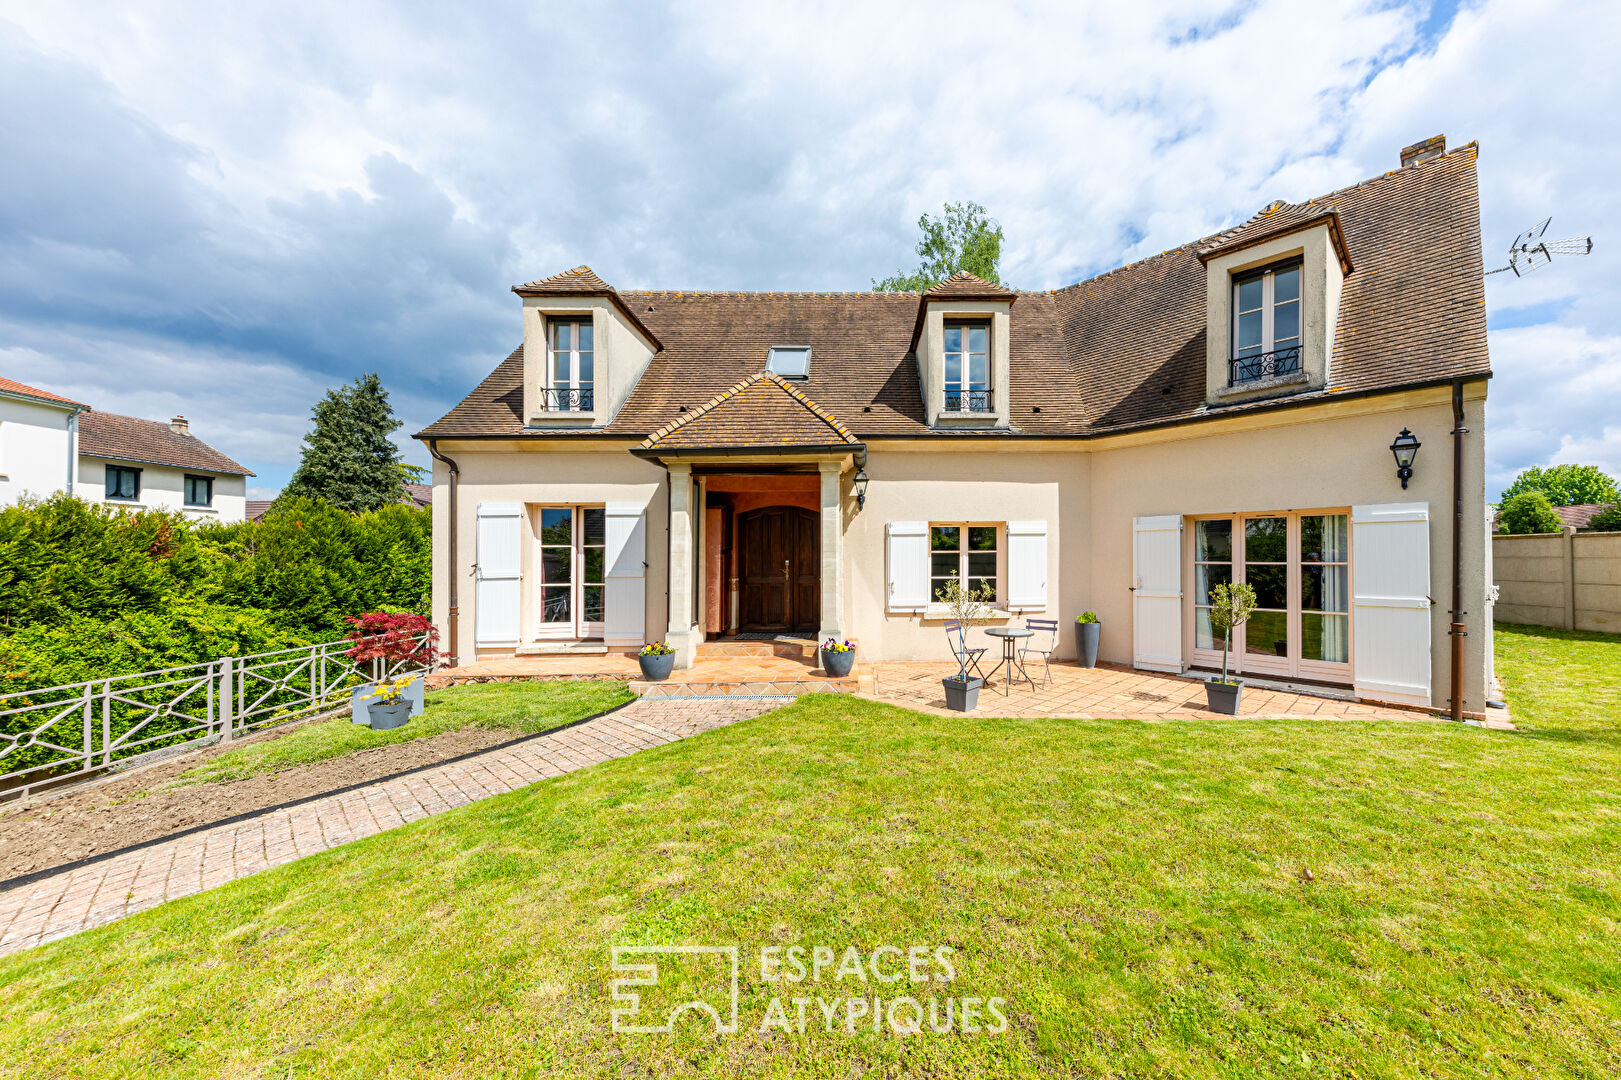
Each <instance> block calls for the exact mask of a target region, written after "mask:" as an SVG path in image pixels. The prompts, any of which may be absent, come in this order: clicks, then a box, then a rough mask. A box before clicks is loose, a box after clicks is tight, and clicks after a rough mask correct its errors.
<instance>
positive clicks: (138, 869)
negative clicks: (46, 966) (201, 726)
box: [0, 698, 783, 955]
mask: <svg viewBox="0 0 1621 1080" xmlns="http://www.w3.org/2000/svg"><path fill="white" fill-rule="evenodd" d="M782 704H783V701H782V700H781V699H773V698H741V699H734V700H728V701H719V700H700V701H693V700H686V701H680V700H674V701H672V700H662V699H660V700H655V699H644V700H638V701H635V702H632V703H631V704H629V705H627V706H625V707H624V708H622V709H620V710H618V711H617V712H614V713H610V714H609V715H607V716H602V717H598V718H597V719H595V720H591V721H588V722H587V723H584V724H581V725H579V726H577V727H572V728H569V729H567V730H566V731H560V732H557V733H556V734H554V735H544V736H541V737H540V738H536V739H531V740H529V741H528V742H523V743H519V744H518V745H516V746H510V747H506V748H505V749H500V748H497V749H493V750H490V751H489V752H487V753H484V754H480V755H479V756H477V757H473V758H468V759H467V760H465V761H458V762H452V763H447V764H445V765H440V766H437V767H435V768H432V769H427V770H424V771H422V772H418V773H412V774H411V775H409V776H402V777H399V778H397V779H394V780H383V781H380V782H378V783H375V784H369V785H367V786H366V787H362V788H357V789H355V790H353V791H348V792H344V793H342V794H339V795H329V796H325V797H323V798H320V799H316V800H314V801H312V802H307V803H303V804H302V805H299V806H294V807H291V808H289V809H286V810H270V811H266V812H265V813H263V814H261V815H259V816H257V817H254V818H250V819H249V820H247V821H239V822H236V823H234V824H229V825H220V826H217V827H215V828H212V829H206V830H204V831H202V832H196V833H192V834H190V835H187V836H182V837H180V838H178V839H175V840H167V841H163V842H161V843H157V844H154V845H152V846H150V847H145V848H140V849H138V850H136V851H130V852H126V853H125V854H122V855H114V856H113V857H112V858H109V859H103V860H102V861H100V862H95V863H91V864H89V865H87V866H83V867H80V868H78V869H74V870H64V871H62V872H61V873H57V874H52V875H50V876H49V877H44V878H41V879H39V880H37V881H34V882H32V883H30V884H26V885H21V886H18V887H17V888H15V889H12V890H10V891H8V892H4V893H0V955H4V954H7V953H14V952H20V951H21V950H23V949H29V948H32V947H34V946H35V945H40V944H43V943H45V942H47V941H54V940H56V939H57V938H62V937H67V936H68V935H69V934H76V933H78V932H79V931H80V930H87V929H89V928H90V927H92V926H101V925H103V924H104V923H109V922H112V921H113V920H115V919H121V918H123V917H124V916H125V915H133V914H135V913H136V912H137V911H145V910H146V909H147V908H153V907H157V906H158V905H159V904H162V903H165V902H166V901H169V900H175V899H178V898H180V897H182V896H190V895H192V894H193V893H199V892H202V891H203V890H205V889H212V888H214V887H215V886H216V885H223V884H225V883H226V882H228V881H234V880H236V879H237V878H240V877H246V876H248V875H249V874H256V873H258V872H259V871H261V870H268V869H269V868H270V867H272V866H280V865H281V864H282V863H288V862H292V861H293V860H294V859H301V858H303V857H304V856H306V855H313V854H315V853H316V852H318V851H326V850H327V849H328V848H334V847H337V846H338V845H339V844H347V843H349V842H350V841H351V840H359V839H361V838H363V837H367V836H372V835H375V834H376V833H380V832H385V831H387V830H389V829H393V828H397V827H398V826H400V825H404V824H405V823H406V822H409V821H415V820H417V819H418V818H424V817H428V816H429V815H432V814H440V813H443V812H444V811H446V810H453V809H455V808H456V807H458V806H465V805H467V804H468V803H471V802H477V801H478V800H480V799H486V798H489V797H490V796H492V795H500V794H502V793H503V792H508V791H512V790H514V789H516V788H521V787H525V786H527V785H529V784H533V783H535V782H536V781H538V780H544V779H547V778H549V777H553V776H562V775H563V774H564V773H569V772H573V771H574V770H575V769H581V768H584V767H586V766H587V765H595V764H597V763H598V762H602V761H608V760H610V759H612V758H617V757H624V756H626V755H627V754H634V753H636V751H638V750H645V749H647V748H649V747H653V746H662V745H664V744H665V743H672V742H676V741H678V740H680V739H684V738H686V737H687V736H689V735H696V734H697V733H699V732H701V731H709V730H711V729H713V728H718V727H724V726H726V725H727V724H732V723H736V722H737V721H739V720H744V719H747V718H748V717H751V716H755V715H758V714H760V713H763V712H766V711H767V710H770V709H774V708H777V707H778V706H780V705H782Z"/></svg>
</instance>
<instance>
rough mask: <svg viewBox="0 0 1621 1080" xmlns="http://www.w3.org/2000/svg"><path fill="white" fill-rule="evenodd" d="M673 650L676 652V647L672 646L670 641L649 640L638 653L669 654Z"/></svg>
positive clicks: (641, 654)
mask: <svg viewBox="0 0 1621 1080" xmlns="http://www.w3.org/2000/svg"><path fill="white" fill-rule="evenodd" d="M673 652H675V649H673V648H671V647H670V643H669V642H668V641H649V642H648V643H647V644H646V645H643V646H642V651H641V652H640V653H638V654H637V655H639V656H669V655H670V654H671V653H673Z"/></svg>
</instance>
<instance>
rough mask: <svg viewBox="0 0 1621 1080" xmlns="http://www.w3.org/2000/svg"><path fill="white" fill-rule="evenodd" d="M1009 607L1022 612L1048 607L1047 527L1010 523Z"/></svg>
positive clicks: (1018, 522) (1008, 527)
mask: <svg viewBox="0 0 1621 1080" xmlns="http://www.w3.org/2000/svg"><path fill="white" fill-rule="evenodd" d="M1007 603H1008V606H1009V607H1010V608H1013V609H1016V610H1019V611H1040V610H1045V609H1046V607H1047V523H1046V522H1045V521H1010V522H1008V523H1007Z"/></svg>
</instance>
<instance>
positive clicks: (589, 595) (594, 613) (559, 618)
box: [534, 506, 608, 640]
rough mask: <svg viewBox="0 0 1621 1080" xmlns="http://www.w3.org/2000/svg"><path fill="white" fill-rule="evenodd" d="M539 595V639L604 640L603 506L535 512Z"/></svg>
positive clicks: (605, 528) (605, 530)
mask: <svg viewBox="0 0 1621 1080" xmlns="http://www.w3.org/2000/svg"><path fill="white" fill-rule="evenodd" d="M534 514H535V536H536V539H537V541H538V552H537V558H536V559H535V563H536V566H537V570H538V572H537V573H536V575H535V577H536V579H537V581H538V583H539V584H538V589H539V594H538V595H537V596H536V598H535V599H536V605H535V609H536V611H537V612H538V613H539V627H538V629H537V630H536V634H535V636H536V637H537V638H546V639H554V640H555V639H565V640H568V639H574V640H578V639H582V638H600V637H602V636H603V614H602V608H603V587H604V584H605V582H604V578H603V571H604V564H605V561H606V558H605V552H606V548H607V543H608V523H607V512H606V510H605V509H604V508H603V507H600V506H539V507H535V508H534Z"/></svg>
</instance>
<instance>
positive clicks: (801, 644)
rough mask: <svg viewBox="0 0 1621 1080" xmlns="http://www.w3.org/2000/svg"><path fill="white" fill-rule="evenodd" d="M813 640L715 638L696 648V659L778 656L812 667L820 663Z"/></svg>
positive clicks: (814, 640)
mask: <svg viewBox="0 0 1621 1080" xmlns="http://www.w3.org/2000/svg"><path fill="white" fill-rule="evenodd" d="M816 651H817V645H816V639H815V638H787V637H784V638H777V639H776V640H773V641H742V640H738V639H736V638H716V639H714V640H711V641H705V642H703V643H702V644H700V645H699V646H698V659H700V660H718V659H721V658H723V657H729V656H780V657H782V658H783V659H785V660H799V661H802V662H803V663H807V664H810V665H812V666H813V667H814V666H815V665H816V664H818V663H820V662H821V661H820V659H819V658H818V657H817V655H816Z"/></svg>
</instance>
